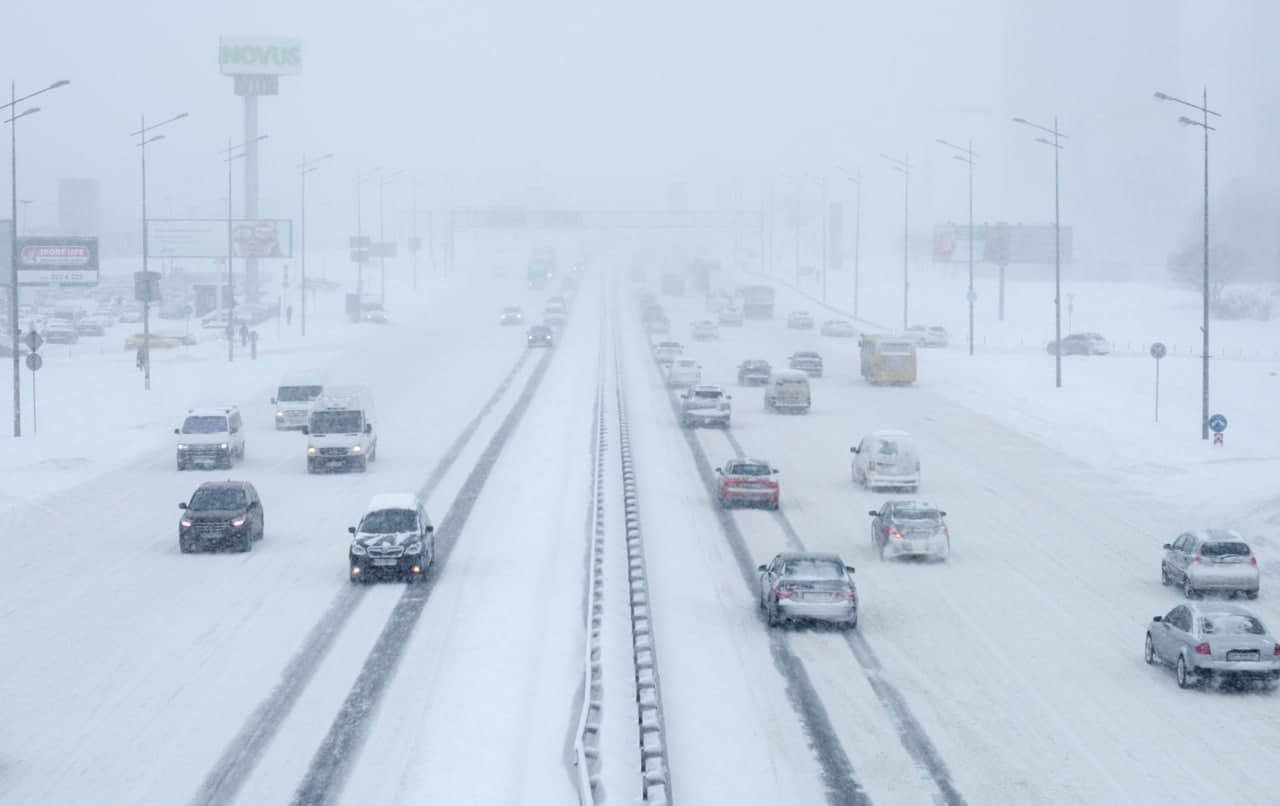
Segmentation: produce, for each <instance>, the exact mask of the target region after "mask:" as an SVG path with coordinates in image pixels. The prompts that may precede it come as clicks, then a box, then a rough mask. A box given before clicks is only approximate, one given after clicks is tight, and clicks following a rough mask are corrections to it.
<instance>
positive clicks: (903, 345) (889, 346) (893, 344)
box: [879, 341, 914, 355]
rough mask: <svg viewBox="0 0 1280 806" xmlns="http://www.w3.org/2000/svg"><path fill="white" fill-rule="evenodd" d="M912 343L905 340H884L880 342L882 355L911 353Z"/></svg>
mask: <svg viewBox="0 0 1280 806" xmlns="http://www.w3.org/2000/svg"><path fill="white" fill-rule="evenodd" d="M913 349H914V348H912V346H911V344H910V343H909V342H905V341H882V342H880V348H879V353H880V355H911V353H912V352H913Z"/></svg>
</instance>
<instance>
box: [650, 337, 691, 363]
mask: <svg viewBox="0 0 1280 806" xmlns="http://www.w3.org/2000/svg"><path fill="white" fill-rule="evenodd" d="M683 353H684V345H683V344H681V343H680V342H678V341H660V342H658V343H657V345H655V346H654V348H653V357H654V358H655V359H656V360H657V362H658V363H659V364H660V365H662V366H664V367H669V366H671V362H672V361H675V360H676V359H677V358H679V357H680V356H681V355H682V354H683Z"/></svg>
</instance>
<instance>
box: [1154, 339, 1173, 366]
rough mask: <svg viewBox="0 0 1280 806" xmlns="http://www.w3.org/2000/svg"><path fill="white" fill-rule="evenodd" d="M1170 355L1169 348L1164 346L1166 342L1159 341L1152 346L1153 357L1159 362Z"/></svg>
mask: <svg viewBox="0 0 1280 806" xmlns="http://www.w3.org/2000/svg"><path fill="white" fill-rule="evenodd" d="M1168 354H1169V348H1168V347H1165V346H1164V342H1161V341H1158V342H1156V343H1155V344H1153V345H1151V357H1152V358H1154V359H1155V360H1157V361H1159V360H1160V359H1161V358H1164V357H1165V356H1166V355H1168Z"/></svg>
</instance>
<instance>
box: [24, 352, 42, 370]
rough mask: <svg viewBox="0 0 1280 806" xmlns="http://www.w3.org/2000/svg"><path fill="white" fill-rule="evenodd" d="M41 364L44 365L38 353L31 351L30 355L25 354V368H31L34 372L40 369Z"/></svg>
mask: <svg viewBox="0 0 1280 806" xmlns="http://www.w3.org/2000/svg"><path fill="white" fill-rule="evenodd" d="M43 366H44V359H43V358H41V357H40V354H39V353H31V354H30V355H28V356H27V369H29V370H31V371H32V372H35V371H36V370H38V369H40V368H41V367H43Z"/></svg>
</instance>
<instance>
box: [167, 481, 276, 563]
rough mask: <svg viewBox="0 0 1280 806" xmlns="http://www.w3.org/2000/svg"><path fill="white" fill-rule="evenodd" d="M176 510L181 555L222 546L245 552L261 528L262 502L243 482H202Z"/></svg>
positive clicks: (257, 537) (250, 487)
mask: <svg viewBox="0 0 1280 806" xmlns="http://www.w3.org/2000/svg"><path fill="white" fill-rule="evenodd" d="M178 509H181V510H182V517H181V518H180V519H179V520H178V548H180V549H181V550H182V553H183V554H190V553H191V552H193V551H203V550H205V549H208V548H221V547H224V546H227V547H230V548H234V549H236V550H237V551H248V550H249V549H250V548H252V546H253V543H254V541H257V540H261V539H262V535H263V531H264V529H265V521H264V519H263V516H262V499H261V498H259V497H258V491H257V490H256V489H254V486H253V485H252V484H250V483H249V482H247V481H206V482H205V483H204V484H201V485H200V486H199V487H197V488H196V491H195V492H194V493H192V494H191V500H190V501H188V502H184V503H181V504H178Z"/></svg>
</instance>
